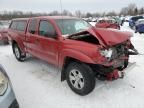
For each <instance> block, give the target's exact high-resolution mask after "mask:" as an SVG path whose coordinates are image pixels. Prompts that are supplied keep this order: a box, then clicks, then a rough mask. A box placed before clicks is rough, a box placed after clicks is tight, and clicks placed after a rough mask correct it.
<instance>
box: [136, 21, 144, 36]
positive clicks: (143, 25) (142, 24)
mask: <svg viewBox="0 0 144 108" xmlns="http://www.w3.org/2000/svg"><path fill="white" fill-rule="evenodd" d="M135 32H136V33H137V32H139V33H144V19H139V20H138V21H137V22H136V25H135Z"/></svg>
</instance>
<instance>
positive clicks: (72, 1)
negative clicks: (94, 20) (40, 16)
mask: <svg viewBox="0 0 144 108" xmlns="http://www.w3.org/2000/svg"><path fill="white" fill-rule="evenodd" d="M61 1H62V7H63V9H66V10H69V11H72V12H74V11H75V10H81V11H83V12H104V11H107V12H108V11H112V10H114V11H120V9H121V8H122V7H126V6H127V5H128V4H130V3H135V4H136V5H137V6H138V7H142V6H144V0H61ZM60 7H61V6H60V0H0V11H2V10H11V11H12V10H20V11H32V12H50V11H54V10H57V11H60V10H61V8H60Z"/></svg>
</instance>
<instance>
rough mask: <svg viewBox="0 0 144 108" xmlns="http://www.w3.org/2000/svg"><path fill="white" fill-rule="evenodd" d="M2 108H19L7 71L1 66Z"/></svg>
mask: <svg viewBox="0 0 144 108" xmlns="http://www.w3.org/2000/svg"><path fill="white" fill-rule="evenodd" d="M0 108H19V104H18V102H17V99H16V97H15V94H14V92H13V89H12V85H11V82H10V79H9V77H8V75H7V74H6V71H5V70H4V69H3V67H2V66H1V65H0Z"/></svg>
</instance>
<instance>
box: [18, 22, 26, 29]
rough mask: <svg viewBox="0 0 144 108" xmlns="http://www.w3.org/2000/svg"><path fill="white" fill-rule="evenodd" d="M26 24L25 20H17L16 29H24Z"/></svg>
mask: <svg viewBox="0 0 144 108" xmlns="http://www.w3.org/2000/svg"><path fill="white" fill-rule="evenodd" d="M26 25H27V21H18V22H17V30H18V31H25V29H26Z"/></svg>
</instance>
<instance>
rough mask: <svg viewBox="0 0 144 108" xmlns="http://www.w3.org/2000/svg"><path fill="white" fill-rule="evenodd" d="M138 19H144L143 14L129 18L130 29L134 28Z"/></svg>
mask: <svg viewBox="0 0 144 108" xmlns="http://www.w3.org/2000/svg"><path fill="white" fill-rule="evenodd" d="M139 19H144V17H143V16H134V17H131V18H130V19H129V26H130V28H132V29H135V24H136V22H137V21H138V20H139Z"/></svg>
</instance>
